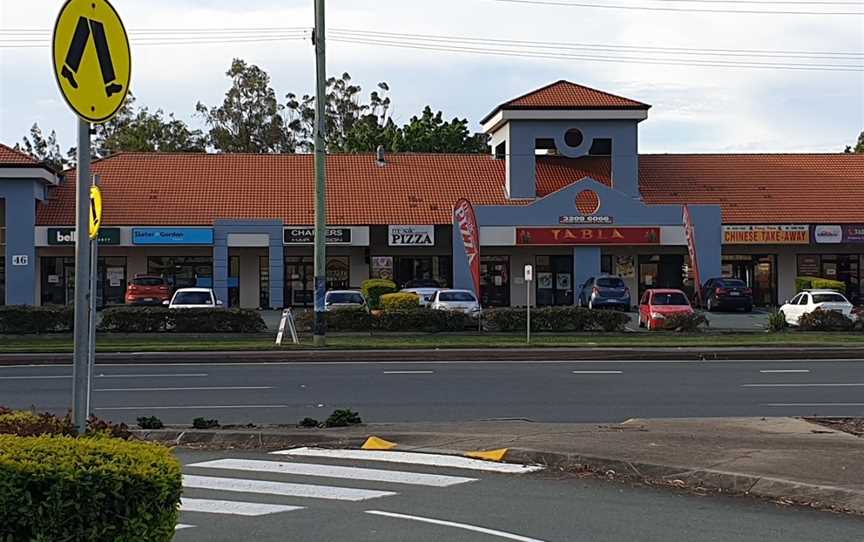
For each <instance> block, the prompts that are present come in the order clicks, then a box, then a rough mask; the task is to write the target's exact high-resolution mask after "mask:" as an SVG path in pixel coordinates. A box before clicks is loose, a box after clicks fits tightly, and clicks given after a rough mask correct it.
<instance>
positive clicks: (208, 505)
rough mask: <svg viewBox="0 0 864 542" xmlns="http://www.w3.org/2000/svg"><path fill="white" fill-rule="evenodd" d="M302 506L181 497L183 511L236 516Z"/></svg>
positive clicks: (182, 526)
mask: <svg viewBox="0 0 864 542" xmlns="http://www.w3.org/2000/svg"><path fill="white" fill-rule="evenodd" d="M302 509H303V507H302V506H288V505H284V504H265V503H257V502H238V501H220V500H211V499H186V498H183V499H180V511H181V512H206V513H210V514H230V515H234V516H266V515H268V514H276V513H279V512H292V511H294V510H302ZM184 527H194V525H182V524H181V525H178V526H177V527H176V528H177V529H182V528H184Z"/></svg>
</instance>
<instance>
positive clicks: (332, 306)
mask: <svg viewBox="0 0 864 542" xmlns="http://www.w3.org/2000/svg"><path fill="white" fill-rule="evenodd" d="M365 308H366V298H365V297H363V293H362V292H360V291H358V290H331V291H329V292H327V293H326V294H324V310H325V311H334V310H339V309H365Z"/></svg>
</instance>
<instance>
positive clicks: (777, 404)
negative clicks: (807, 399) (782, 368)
mask: <svg viewBox="0 0 864 542" xmlns="http://www.w3.org/2000/svg"><path fill="white" fill-rule="evenodd" d="M762 406H767V407H840V406H843V407H845V406H864V403H765V404H764V405H762Z"/></svg>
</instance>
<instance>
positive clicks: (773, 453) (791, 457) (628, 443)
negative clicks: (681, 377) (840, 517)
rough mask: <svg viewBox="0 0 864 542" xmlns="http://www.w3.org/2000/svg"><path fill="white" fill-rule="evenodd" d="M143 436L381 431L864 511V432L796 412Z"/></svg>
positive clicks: (182, 438)
mask: <svg viewBox="0 0 864 542" xmlns="http://www.w3.org/2000/svg"><path fill="white" fill-rule="evenodd" d="M137 433H138V435H139V436H141V437H143V438H146V439H148V440H156V441H161V442H165V443H168V444H174V445H179V446H189V447H206V448H239V449H250V448H256V449H259V448H260V449H268V450H270V449H273V450H275V449H282V448H290V447H298V446H321V447H349V448H358V447H360V446H361V445H362V444H363V443H364V442H365V441H366V439H367V438H368V437H370V436H377V437H379V438H383V439H385V440H387V441H390V442H392V443H395V444H396V447H395V448H394V449H395V450H401V451H422V452H430V453H431V452H434V453H450V454H458V455H463V454H465V453H468V452H472V451H488V450H499V451H500V450H501V449H506V452H504V453H503V454H504V455H503V460H504V461H508V462H519V463H537V464H543V465H547V466H548V467H549V468H548V469H547V472H571V473H576V474H583V475H597V476H602V477H606V478H609V479H617V480H622V481H625V482H638V483H647V484H651V485H657V486H668V487H672V488H680V489H682V490H687V491H694V492H697V493H725V494H732V495H750V496H755V497H759V498H765V499H770V500H772V501H775V502H779V503H782V504H790V505H791V504H797V505H803V506H810V507H813V508H820V509H830V510H836V511H843V512H849V513H856V514H864V438H861V437H858V436H855V435H852V434H849V433H844V432H840V431H836V430H833V429H830V428H827V427H825V426H822V425H817V424H815V423H811V422H808V421H806V420H801V419H796V418H722V419H720V418H714V419H711V418H708V419H704V418H700V419H695V418H684V419H664V420H647V419H631V420H628V421H626V422H624V423H621V424H604V425H598V424H549V423H533V422H525V421H518V420H517V421H495V422H469V423H434V424H433V423H430V424H372V425H363V426H355V427H349V428H335V429H302V428H296V427H264V428H222V429H214V430H190V429H185V428H166V429H161V430H154V431H146V430H139V431H137ZM381 453H387V452H386V451H384V452H381Z"/></svg>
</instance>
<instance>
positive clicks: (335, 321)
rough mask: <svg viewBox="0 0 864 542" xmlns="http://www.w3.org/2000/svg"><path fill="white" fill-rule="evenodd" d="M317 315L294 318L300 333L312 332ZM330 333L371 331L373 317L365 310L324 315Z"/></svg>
mask: <svg viewBox="0 0 864 542" xmlns="http://www.w3.org/2000/svg"><path fill="white" fill-rule="evenodd" d="M314 318H315V314H314V313H313V312H312V311H306V312H301V313H299V314H297V316H295V317H294V323H295V324H296V325H297V330H298V331H303V332H307V333H308V332H311V331H312V324H313V322H314ZM324 319H325V320H326V321H327V329H328V330H329V331H370V330H371V329H372V319H373V317H372V315H370V314H369V313H368V312H367V311H366V310H365V309H340V310H336V311H330V312H325V313H324Z"/></svg>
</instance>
